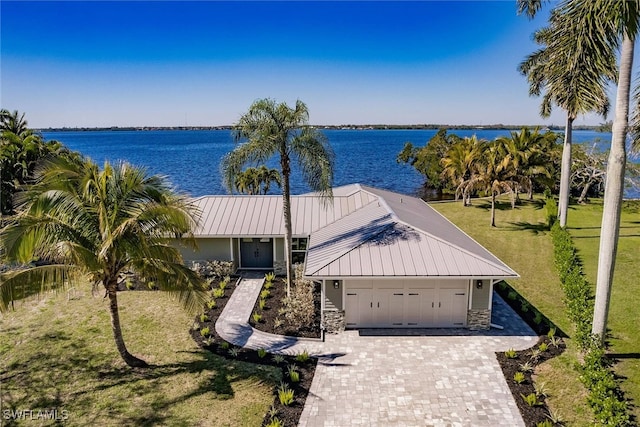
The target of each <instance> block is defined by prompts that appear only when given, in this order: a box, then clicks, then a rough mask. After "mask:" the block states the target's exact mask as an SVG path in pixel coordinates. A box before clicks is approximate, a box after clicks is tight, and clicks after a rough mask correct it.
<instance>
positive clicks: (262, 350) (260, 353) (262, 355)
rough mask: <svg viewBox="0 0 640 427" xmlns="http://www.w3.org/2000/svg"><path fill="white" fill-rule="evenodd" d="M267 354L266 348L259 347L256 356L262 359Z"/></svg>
mask: <svg viewBox="0 0 640 427" xmlns="http://www.w3.org/2000/svg"><path fill="white" fill-rule="evenodd" d="M266 355H267V350H265V349H264V348H259V349H258V357H259V358H260V359H264V357H265V356H266Z"/></svg>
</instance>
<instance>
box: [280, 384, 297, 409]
mask: <svg viewBox="0 0 640 427" xmlns="http://www.w3.org/2000/svg"><path fill="white" fill-rule="evenodd" d="M278 399H280V403H281V404H282V405H284V406H289V405H291V404H292V403H293V390H291V389H290V388H289V386H288V385H287V384H285V383H280V387H278Z"/></svg>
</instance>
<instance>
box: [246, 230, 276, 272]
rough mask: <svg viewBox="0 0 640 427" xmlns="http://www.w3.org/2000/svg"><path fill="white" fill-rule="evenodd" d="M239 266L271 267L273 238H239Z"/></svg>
mask: <svg viewBox="0 0 640 427" xmlns="http://www.w3.org/2000/svg"><path fill="white" fill-rule="evenodd" d="M240 268H264V269H271V268H273V239H270V238H256V237H254V238H251V237H244V238H242V239H240Z"/></svg>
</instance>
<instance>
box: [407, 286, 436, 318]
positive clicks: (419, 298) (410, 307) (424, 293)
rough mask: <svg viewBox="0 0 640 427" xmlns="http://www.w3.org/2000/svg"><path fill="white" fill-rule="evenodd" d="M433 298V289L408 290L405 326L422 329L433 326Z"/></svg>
mask: <svg viewBox="0 0 640 427" xmlns="http://www.w3.org/2000/svg"><path fill="white" fill-rule="evenodd" d="M435 298H436V290H435V288H426V289H425V288H409V289H408V290H407V298H406V301H407V304H406V306H407V326H412V327H424V326H427V325H431V324H433V321H434V315H435V308H434V305H435Z"/></svg>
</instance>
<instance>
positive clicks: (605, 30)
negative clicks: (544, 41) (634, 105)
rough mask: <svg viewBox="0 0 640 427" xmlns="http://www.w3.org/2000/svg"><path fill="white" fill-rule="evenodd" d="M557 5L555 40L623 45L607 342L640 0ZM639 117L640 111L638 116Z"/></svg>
mask: <svg viewBox="0 0 640 427" xmlns="http://www.w3.org/2000/svg"><path fill="white" fill-rule="evenodd" d="M518 3H519V5H520V10H522V11H526V12H527V14H528V15H529V16H533V15H534V14H535V13H536V11H537V10H538V9H539V8H540V5H541V0H518ZM557 9H558V13H557V14H558V15H561V16H563V17H564V23H565V29H564V33H563V34H561V35H562V36H563V37H558V39H557V41H556V42H557V43H558V44H559V45H565V46H568V47H570V46H575V45H577V46H581V47H582V46H584V48H585V49H586V50H589V51H590V56H591V58H592V62H593V63H608V62H610V61H612V60H613V61H615V57H616V55H615V52H616V50H618V49H620V63H619V71H618V73H619V74H618V78H617V82H618V88H617V93H616V112H615V119H614V122H613V129H612V138H611V150H610V152H609V159H608V161H607V181H606V184H605V194H604V208H603V212H602V225H601V228H600V248H599V252H598V273H597V279H596V298H595V308H594V316H593V327H592V333H593V334H595V335H597V336H599V338H600V340H601V342H603V343H604V340H605V337H606V331H607V317H608V313H609V301H610V296H611V285H612V281H613V272H614V268H615V259H616V252H617V247H618V237H619V232H620V214H621V206H622V195H623V189H624V176H625V169H626V162H627V153H626V137H627V130H628V125H629V98H630V92H631V70H632V66H633V55H634V44H635V38H636V36H637V34H638V29H639V26H640V4H639V2H638V1H619V2H616V1H613V2H611V1H604V0H598V1H594V0H574V1H564V2H563V3H562V4H561V5H559V6H558V7H557ZM565 52H566V53H570V52H571V51H570V50H569V49H567V50H566V51H565ZM569 56H570V57H571V56H573V55H569ZM587 65H588V64H587ZM639 99H640V96H639V95H636V102H638V100H639ZM639 104H640V103H639ZM639 106H640V105H639ZM634 118H640V117H638V116H634ZM637 124H638V123H632V126H631V128H637V126H636V125H637ZM634 136H635V137H637V136H638V134H634ZM636 141H637V139H636Z"/></svg>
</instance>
